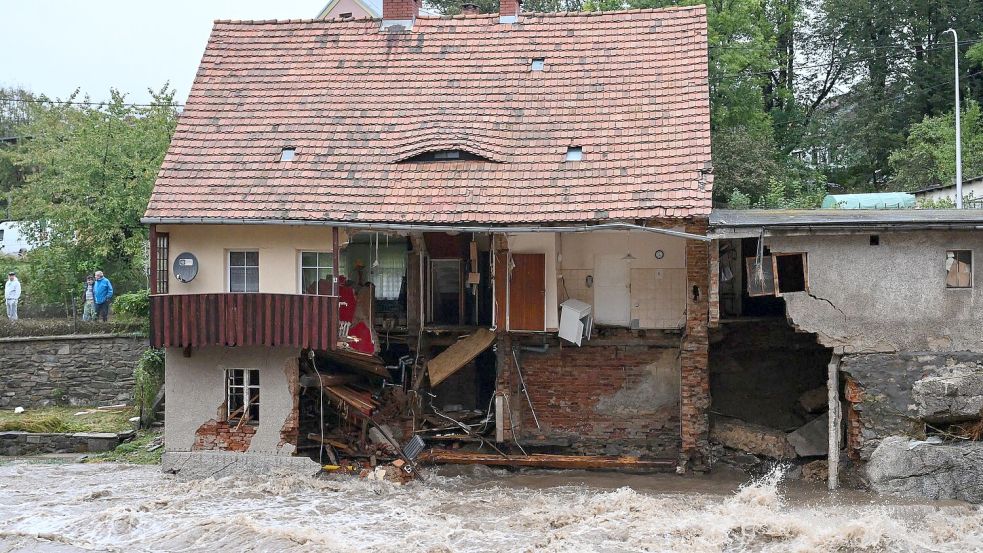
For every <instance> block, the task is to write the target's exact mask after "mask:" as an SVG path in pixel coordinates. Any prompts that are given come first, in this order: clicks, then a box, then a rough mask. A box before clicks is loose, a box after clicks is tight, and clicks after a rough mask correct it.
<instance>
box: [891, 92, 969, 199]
mask: <svg viewBox="0 0 983 553" xmlns="http://www.w3.org/2000/svg"><path fill="white" fill-rule="evenodd" d="M962 143H963V144H962V146H963V158H962V161H963V174H964V175H967V176H977V175H983V114H981V112H980V105H979V104H978V103H976V102H974V101H970V102H969V103H968V104H967V106H966V109H965V110H963V112H962ZM890 162H891V167H892V169H893V170H894V173H895V180H894V183H895V185H896V187H897V188H898V189H900V190H918V189H920V188H925V187H927V186H932V185H940V184H949V183H952V182H954V180H955V177H956V121H955V116H954V115H953V113H946V114H944V115H938V116H935V117H929V116H926V117H925V118H924V119H923V120H922V121H921V122H920V123H916V124H915V125H912V127H911V131H910V132H909V134H908V139H907V141H906V143H905V146H904V148H901V149H898V150H897V151H895V152H894V153H892V154H891V158H890Z"/></svg>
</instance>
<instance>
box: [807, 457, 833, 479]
mask: <svg viewBox="0 0 983 553" xmlns="http://www.w3.org/2000/svg"><path fill="white" fill-rule="evenodd" d="M802 479H803V480H805V481H806V482H816V483H824V482H826V480H827V479H829V462H828V461H827V460H826V459H819V460H817V461H813V462H811V463H806V464H804V465H802Z"/></svg>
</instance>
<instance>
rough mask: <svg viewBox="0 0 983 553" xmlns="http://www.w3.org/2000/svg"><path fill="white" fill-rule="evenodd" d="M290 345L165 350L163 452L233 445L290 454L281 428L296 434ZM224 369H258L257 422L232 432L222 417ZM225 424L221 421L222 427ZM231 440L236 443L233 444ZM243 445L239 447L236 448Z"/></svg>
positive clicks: (294, 354) (295, 372)
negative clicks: (188, 353)
mask: <svg viewBox="0 0 983 553" xmlns="http://www.w3.org/2000/svg"><path fill="white" fill-rule="evenodd" d="M299 354H300V352H299V350H297V349H294V348H262V347H246V348H214V347H209V348H203V349H200V350H194V351H192V353H191V357H184V356H183V351H182V350H181V349H180V348H168V349H167V350H166V353H165V365H164V367H165V384H164V386H165V389H166V397H167V402H166V405H165V421H166V422H165V426H164V441H165V443H166V449H167V451H192V450H200V449H232V450H238V451H248V452H250V453H269V454H280V455H290V454H292V453H293V451H294V448H295V446H296V437H295V436H294V439H293V443H289V442H290V440H286V441H287V442H288V443H284V442H285V440H284V433H285V432H288V433H289V432H290V431H291V430H292V431H293V432H294V434H296V428H293V429H291V425H293V426H294V427H295V426H296V421H297V413H296V409H297V406H296V401H295V395H294V394H293V393H292V391H291V387H292V386H296V382H297V378H298V368H297V356H298V355H299ZM225 369H258V370H259V371H260V374H259V378H260V401H259V403H260V406H259V410H260V412H259V419H260V420H259V424H258V425H256V426H250V425H243V426H244V427H249V428H243V429H240V431H239V432H238V433H237V432H235V431H233V430H232V429H230V428H229V425H228V423H226V422H225V420H226V407H225V400H226V397H225V396H226V389H225V385H226V384H225ZM223 425H224V426H223ZM232 442H235V443H232ZM240 446H242V447H240Z"/></svg>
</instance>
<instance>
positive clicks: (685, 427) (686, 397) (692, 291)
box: [680, 219, 710, 470]
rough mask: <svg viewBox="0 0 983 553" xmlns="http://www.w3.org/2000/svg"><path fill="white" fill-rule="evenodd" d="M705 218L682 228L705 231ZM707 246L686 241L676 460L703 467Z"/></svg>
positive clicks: (707, 425)
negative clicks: (678, 449)
mask: <svg viewBox="0 0 983 553" xmlns="http://www.w3.org/2000/svg"><path fill="white" fill-rule="evenodd" d="M706 231H707V220H706V219H698V220H694V221H690V222H688V223H687V224H686V232H689V233H692V234H700V235H706ZM709 255H710V248H709V244H708V243H706V242H701V241H699V240H687V241H686V281H687V287H686V330H685V333H684V334H683V344H682V353H681V356H680V365H681V387H680V395H681V398H680V399H681V405H680V417H681V419H682V420H681V435H682V448H681V449H682V451H681V452H680V461H681V462H685V463H689V464H690V465H691V466H692V467H693V468H696V469H698V470H699V469H704V468H707V467H706V463H705V461H706V455H707V453H708V450H709V442H708V433H709V428H710V420H709V409H710V373H709V370H708V357H709V340H708V337H707V322H708V316H709V309H710V305H709V296H710V294H709V287H710V258H709Z"/></svg>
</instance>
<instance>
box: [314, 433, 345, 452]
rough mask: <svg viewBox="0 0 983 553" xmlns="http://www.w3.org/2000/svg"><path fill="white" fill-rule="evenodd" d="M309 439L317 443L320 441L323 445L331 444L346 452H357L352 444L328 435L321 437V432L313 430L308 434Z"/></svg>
mask: <svg viewBox="0 0 983 553" xmlns="http://www.w3.org/2000/svg"><path fill="white" fill-rule="evenodd" d="M307 439H308V440H310V441H312V442H317V443H319V444H321V445H329V446H331V447H333V448H335V449H338V450H341V451H343V452H345V453H355V448H353V447H351V446H350V445H348V444H346V443H345V442H339V441H338V440H333V439H331V438H327V437H326V438H323V439H322V438H321V435H320V434H317V433H315V432H311V433H310V434H308V435H307Z"/></svg>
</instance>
